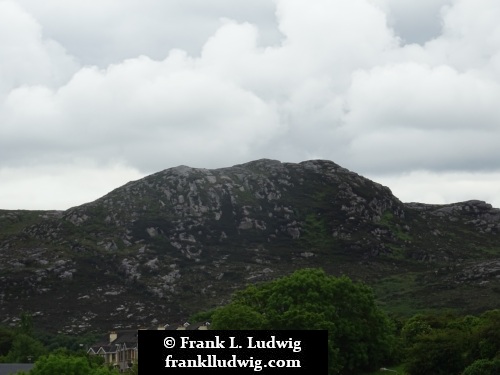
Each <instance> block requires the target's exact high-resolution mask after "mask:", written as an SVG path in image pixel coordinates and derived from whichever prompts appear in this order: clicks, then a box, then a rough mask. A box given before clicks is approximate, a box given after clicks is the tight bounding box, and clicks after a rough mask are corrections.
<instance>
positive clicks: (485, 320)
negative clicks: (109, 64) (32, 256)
mask: <svg viewBox="0 0 500 375" xmlns="http://www.w3.org/2000/svg"><path fill="white" fill-rule="evenodd" d="M192 319H193V320H196V321H200V320H210V321H211V329H216V330H227V329H236V330H241V329H245V330H270V329H272V330H284V329H290V330H297V329H299V330H318V329H321V330H327V331H328V342H327V343H325V345H328V353H329V356H328V368H329V375H334V374H343V375H357V374H368V373H370V372H373V371H375V370H377V369H379V368H381V367H388V366H391V365H400V364H403V367H404V369H405V372H406V373H407V374H409V375H424V374H425V375H444V374H446V375H453V374H457V375H458V374H463V375H493V374H500V310H491V311H487V312H484V313H483V314H481V315H479V316H472V315H467V316H460V315H456V314H453V313H440V314H435V313H432V314H431V313H429V314H417V315H415V316H413V317H411V318H409V319H406V320H401V319H396V318H394V317H390V316H389V315H388V314H386V313H385V312H384V311H383V310H382V309H381V308H380V307H379V306H378V305H377V303H376V298H375V295H374V292H373V290H372V289H371V288H369V287H368V286H367V285H365V284H363V283H360V282H354V281H352V280H351V279H349V278H348V277H346V276H342V277H333V276H329V275H327V274H326V273H325V272H324V271H322V270H320V269H302V270H298V271H296V272H294V273H293V274H291V275H289V276H285V277H281V278H278V279H276V280H273V281H270V282H265V283H261V284H254V285H250V286H248V287H247V288H245V289H243V290H241V291H238V292H236V293H235V294H234V295H233V297H232V299H231V301H230V302H229V303H228V304H227V305H225V306H222V307H220V308H217V309H215V310H212V311H208V312H200V313H198V314H196V315H195V316H193V317H192ZM96 338H97V337H96V336H95V335H94V336H92V335H87V336H84V337H82V336H79V337H70V336H64V335H58V336H51V335H40V334H38V336H37V335H35V334H34V330H33V324H32V320H31V317H30V316H29V314H23V315H22V316H21V319H20V324H19V327H17V328H15V329H12V328H7V327H0V362H31V361H34V362H35V366H34V368H33V369H32V370H31V371H30V372H29V375H45V374H55V373H57V374H61V375H64V374H78V375H109V374H115V373H116V372H115V370H113V369H110V368H107V367H106V366H104V365H103V363H102V359H101V358H99V357H97V356H87V355H86V354H85V352H84V351H82V348H81V346H80V345H81V344H82V343H83V342H84V341H85V340H87V342H88V345H90V344H91V343H92V342H94V341H95V340H96ZM71 369H73V370H71ZM77 369H80V370H77ZM65 371H66V372H65ZM68 371H69V372H68ZM78 371H79V372H78ZM134 371H136V372H137V367H136V368H135V369H134Z"/></svg>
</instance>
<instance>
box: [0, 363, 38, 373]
mask: <svg viewBox="0 0 500 375" xmlns="http://www.w3.org/2000/svg"><path fill="white" fill-rule="evenodd" d="M33 366H34V364H33V363H0V375H14V374H17V373H18V372H21V371H24V372H28V371H29V370H31V369H32V368H33Z"/></svg>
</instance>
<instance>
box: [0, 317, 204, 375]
mask: <svg viewBox="0 0 500 375" xmlns="http://www.w3.org/2000/svg"><path fill="white" fill-rule="evenodd" d="M209 326H210V323H209V322H202V323H195V324H189V323H187V322H185V323H175V324H165V325H160V326H158V327H156V328H151V329H158V330H206V329H208V327H209ZM87 353H88V354H92V355H99V356H101V357H102V358H104V363H105V364H107V365H109V366H112V367H114V368H116V369H118V370H119V371H120V372H125V371H127V370H128V369H129V368H131V367H132V365H133V364H134V363H136V362H137V330H124V331H111V332H110V333H109V335H106V336H105V337H103V339H102V340H101V341H99V342H97V343H95V344H94V345H92V346H91V347H90V348H89V349H88V350H87ZM0 375H2V374H0Z"/></svg>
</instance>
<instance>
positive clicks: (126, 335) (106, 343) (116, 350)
mask: <svg viewBox="0 0 500 375" xmlns="http://www.w3.org/2000/svg"><path fill="white" fill-rule="evenodd" d="M87 353H88V354H92V355H98V356H101V357H102V358H104V363H105V364H107V365H109V366H112V367H114V368H116V369H118V370H119V371H120V372H125V371H126V370H128V369H129V368H131V367H132V365H133V364H134V363H135V362H137V330H127V331H111V332H110V333H109V335H108V336H106V337H105V338H103V340H101V341H100V342H97V343H95V344H94V345H92V346H91V347H90V348H89V349H88V350H87Z"/></svg>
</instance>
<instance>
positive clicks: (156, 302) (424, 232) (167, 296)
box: [0, 160, 500, 331]
mask: <svg viewBox="0 0 500 375" xmlns="http://www.w3.org/2000/svg"><path fill="white" fill-rule="evenodd" d="M499 232H500V210H498V209H494V208H492V207H491V206H490V205H488V204H486V203H484V202H480V201H468V202H463V203H457V204H452V205H440V206H438V205H424V204H419V203H411V204H403V203H402V202H400V201H399V200H398V199H397V198H396V197H394V196H393V195H392V193H391V191H390V190H389V189H388V188H387V187H384V186H382V185H379V184H377V183H374V182H372V181H370V180H368V179H365V178H363V177H361V176H359V175H357V174H355V173H353V172H350V171H348V170H346V169H344V168H342V167H340V166H338V165H337V164H335V163H332V162H330V161H323V160H314V161H307V162H303V163H300V164H292V163H280V162H278V161H274V160H258V161H254V162H250V163H247V164H243V165H237V166H234V167H231V168H223V169H216V170H207V169H196V168H189V167H186V166H180V167H176V168H171V169H167V170H165V171H162V172H159V173H156V174H154V175H151V176H148V177H146V178H144V179H141V180H139V181H134V182H130V183H128V184H126V185H125V186H123V187H121V188H118V189H116V190H114V191H113V192H111V193H109V194H108V195H106V196H104V197H103V198H101V199H98V200H97V201H95V202H92V203H88V204H85V205H82V206H79V207H75V208H72V209H69V210H67V211H64V212H30V211H0V285H1V287H0V302H1V307H0V321H5V322H6V323H10V322H12V321H13V319H14V318H15V317H17V316H18V315H19V313H20V311H21V309H27V310H30V311H35V312H36V313H37V319H38V321H39V322H40V323H41V324H45V325H46V326H47V327H58V329H60V330H64V331H78V330H85V329H89V328H102V329H108V328H110V327H111V326H114V327H115V328H118V327H120V326H121V327H136V326H138V325H148V324H149V323H150V322H151V321H152V320H154V319H160V320H165V321H175V320H178V319H180V318H185V317H186V316H187V315H189V314H191V313H194V312H197V311H200V310H202V309H206V308H210V307H214V306H217V305H219V304H221V303H224V302H225V301H227V300H228V298H229V296H230V294H231V293H232V292H233V291H234V290H236V289H238V288H241V287H243V286H244V285H246V284H248V283H251V282H257V281H260V280H268V279H271V278H275V277H278V276H280V275H282V274H285V273H288V272H290V271H291V270H293V269H295V268H300V267H318V266H321V267H323V268H325V269H326V270H328V271H329V272H332V273H335V274H340V273H348V274H349V275H351V276H353V277H356V278H363V279H365V280H372V281H373V280H377V279H381V278H383V277H385V276H387V274H388V273H398V272H408V271H411V270H412V267H417V268H419V269H420V270H421V271H432V272H433V273H432V274H434V271H435V270H438V269H440V267H441V269H442V268H443V267H449V266H450V265H453V267H454V268H453V269H454V270H455V269H457V272H459V271H460V272H462V273H463V272H468V271H467V269H469V268H470V269H471V270H473V269H475V268H474V267H475V266H474V264H470V262H473V261H475V260H478V261H479V260H481V259H482V260H484V259H488V261H491V259H490V258H495V257H497V258H498V257H500V253H499V251H498V249H499V245H498V233H499ZM460 267H469V268H463V270H462V268H460ZM471 267H472V268H471ZM477 267H480V265H478V266H477ZM495 272H496V271H494V272H493V271H492V272H486V273H485V275H486V276H485V277H484V280H483V279H481V280H482V281H488V280H489V279H494V280H497V281H498V278H497V277H496V276H497V275H496V273H495ZM464 274H466V273H464ZM457 277H458V279H460V278H459V276H457ZM497 281H495V282H497ZM55 322H57V325H56V324H55Z"/></svg>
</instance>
